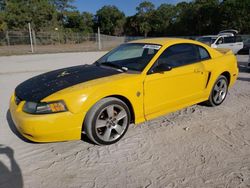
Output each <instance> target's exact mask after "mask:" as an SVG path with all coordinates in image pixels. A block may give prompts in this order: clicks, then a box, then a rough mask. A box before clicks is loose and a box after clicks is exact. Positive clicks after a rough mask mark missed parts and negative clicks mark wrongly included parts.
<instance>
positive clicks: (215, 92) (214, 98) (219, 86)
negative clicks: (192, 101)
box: [205, 75, 228, 106]
mask: <svg viewBox="0 0 250 188" xmlns="http://www.w3.org/2000/svg"><path fill="white" fill-rule="evenodd" d="M227 93H228V80H227V78H226V77H225V76H223V75H220V76H219V78H218V79H217V80H216V82H215V84H214V86H213V89H212V91H211V93H210V96H209V99H208V100H207V101H206V102H205V104H207V105H208V106H219V105H221V104H222V103H223V102H224V100H225V99H226V97H227Z"/></svg>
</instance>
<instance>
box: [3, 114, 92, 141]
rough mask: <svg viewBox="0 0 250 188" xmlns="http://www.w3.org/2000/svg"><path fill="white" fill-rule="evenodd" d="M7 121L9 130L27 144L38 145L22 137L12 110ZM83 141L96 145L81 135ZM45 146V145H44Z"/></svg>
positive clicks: (84, 135)
mask: <svg viewBox="0 0 250 188" xmlns="http://www.w3.org/2000/svg"><path fill="white" fill-rule="evenodd" d="M6 119H7V122H8V125H9V128H10V130H11V131H12V132H13V133H14V134H15V135H16V136H17V137H18V138H19V139H21V140H23V141H24V142H27V143H31V144H38V143H36V142H33V141H31V140H28V139H27V138H25V137H24V136H22V135H21V134H20V133H19V131H18V130H17V128H16V125H15V123H14V121H13V119H12V117H11V114H10V110H8V111H7V114H6ZM81 140H82V141H83V142H87V143H89V144H93V145H96V144H95V143H94V142H92V141H91V140H90V139H89V138H88V137H87V135H86V134H83V133H82V134H81ZM39 144H41V143H39ZM44 144H45V143H44Z"/></svg>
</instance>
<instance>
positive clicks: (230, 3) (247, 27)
mask: <svg viewBox="0 0 250 188" xmlns="http://www.w3.org/2000/svg"><path fill="white" fill-rule="evenodd" d="M220 10H221V18H220V20H221V29H228V28H234V29H238V30H239V31H240V32H241V33H247V34H249V33H250V24H249V23H250V1H249V0H241V1H237V0H224V1H223V2H222V3H221V5H220Z"/></svg>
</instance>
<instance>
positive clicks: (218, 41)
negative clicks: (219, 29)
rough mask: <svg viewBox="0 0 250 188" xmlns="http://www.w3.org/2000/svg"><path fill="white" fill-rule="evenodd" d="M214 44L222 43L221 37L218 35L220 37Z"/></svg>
mask: <svg viewBox="0 0 250 188" xmlns="http://www.w3.org/2000/svg"><path fill="white" fill-rule="evenodd" d="M216 44H217V45H218V44H223V38H222V37H220V38H219V39H218V40H217V42H216Z"/></svg>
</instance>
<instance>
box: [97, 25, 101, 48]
mask: <svg viewBox="0 0 250 188" xmlns="http://www.w3.org/2000/svg"><path fill="white" fill-rule="evenodd" d="M98 49H99V50H101V49H102V44H101V32H100V27H98Z"/></svg>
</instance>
